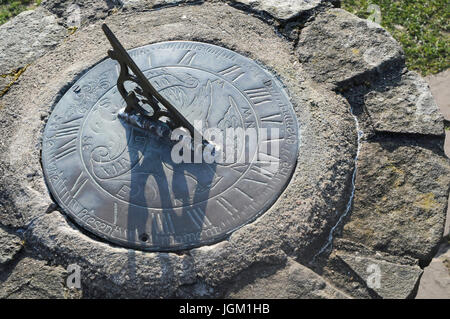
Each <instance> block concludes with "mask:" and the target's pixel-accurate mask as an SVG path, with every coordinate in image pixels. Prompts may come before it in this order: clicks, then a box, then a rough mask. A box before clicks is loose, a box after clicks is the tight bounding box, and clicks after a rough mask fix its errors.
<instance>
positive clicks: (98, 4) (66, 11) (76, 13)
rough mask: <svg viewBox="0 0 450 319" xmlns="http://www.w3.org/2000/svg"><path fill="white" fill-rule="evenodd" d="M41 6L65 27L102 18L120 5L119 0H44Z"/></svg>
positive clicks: (77, 25)
mask: <svg viewBox="0 0 450 319" xmlns="http://www.w3.org/2000/svg"><path fill="white" fill-rule="evenodd" d="M42 6H43V7H44V8H46V9H47V10H49V11H50V12H52V13H53V14H55V15H56V16H58V18H60V19H61V22H62V23H63V24H64V25H65V26H66V27H80V26H81V25H85V24H88V23H89V22H92V21H96V20H99V19H104V18H105V17H106V16H108V15H109V14H110V13H111V11H112V10H113V9H117V8H119V7H120V6H121V1H120V0H68V1H60V0H44V1H42Z"/></svg>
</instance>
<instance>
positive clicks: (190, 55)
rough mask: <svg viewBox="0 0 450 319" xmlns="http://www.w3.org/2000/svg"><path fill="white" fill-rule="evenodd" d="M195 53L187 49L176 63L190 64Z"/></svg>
mask: <svg viewBox="0 0 450 319" xmlns="http://www.w3.org/2000/svg"><path fill="white" fill-rule="evenodd" d="M196 55H197V53H195V52H192V51H187V52H186V53H185V54H184V55H183V57H182V58H181V59H180V61H178V64H184V65H191V64H192V61H194V59H195V57H196Z"/></svg>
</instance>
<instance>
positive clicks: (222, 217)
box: [42, 25, 298, 251]
mask: <svg viewBox="0 0 450 319" xmlns="http://www.w3.org/2000/svg"><path fill="white" fill-rule="evenodd" d="M103 30H104V32H105V34H106V36H107V37H108V39H109V41H110V42H111V45H112V47H113V50H112V51H109V57H110V58H106V59H105V60H103V61H101V62H100V63H98V64H97V65H95V66H93V67H92V68H91V69H89V70H88V71H87V72H86V73H85V74H84V75H83V76H82V77H81V78H80V79H79V80H78V81H77V82H76V83H75V84H74V85H73V86H72V87H71V88H70V89H69V90H68V91H67V92H66V93H65V95H64V96H63V97H62V98H61V99H60V101H59V102H58V104H57V105H56V107H55V108H54V110H53V112H52V114H51V115H50V117H49V120H48V123H47V125H46V128H45V132H44V138H43V151H42V163H43V168H44V174H45V178H46V181H47V184H48V187H49V189H50V191H51V193H52V194H53V196H54V199H55V201H56V202H57V203H58V205H59V206H60V207H61V208H62V210H63V211H64V212H65V213H66V214H67V215H68V216H70V217H71V218H72V219H73V220H74V221H75V222H76V223H77V224H78V225H79V226H81V227H82V228H84V229H86V230H88V231H89V232H92V233H94V234H95V235H97V236H100V237H102V238H104V239H106V240H107V241H110V242H113V243H116V244H119V245H122V246H126V247H132V248H138V249H144V250H155V251H168V250H180V249H188V248H192V247H196V246H201V245H205V244H210V243H214V242H217V241H218V240H220V239H223V238H224V237H226V236H227V235H229V234H230V233H232V232H233V231H234V230H236V229H237V228H239V227H241V226H243V225H245V224H247V223H249V222H251V221H252V220H254V219H255V218H257V217H258V216H259V215H260V214H262V213H264V212H265V211H266V210H267V209H269V208H270V206H271V205H272V204H273V203H274V202H275V201H276V200H277V198H278V197H279V196H280V194H281V193H282V191H283V190H284V188H285V187H286V186H287V184H288V182H289V180H290V177H291V175H292V173H293V171H294V169H295V165H296V158H297V150H298V127H297V120H296V117H295V114H294V110H293V107H292V105H291V103H290V101H289V98H288V96H287V94H286V92H285V90H284V89H283V87H282V85H281V83H280V82H279V81H278V80H277V78H275V77H274V76H273V75H272V74H271V73H270V72H269V71H267V70H266V69H264V68H263V67H262V66H261V65H259V64H258V63H256V62H255V61H253V60H251V59H249V58H246V57H244V56H242V55H240V54H238V53H236V52H233V51H231V50H228V49H226V48H223V47H219V46H216V45H212V44H208V43H201V42H192V41H170V42H160V43H154V44H149V45H146V46H143V47H138V48H134V49H131V50H129V51H126V50H125V49H123V47H122V46H121V45H120V43H119V41H118V40H117V39H116V38H115V37H114V35H113V33H112V32H111V31H110V30H109V29H108V27H107V26H106V25H104V26H103ZM196 122H201V123H202V124H201V127H199V126H197V125H196V124H195V123H196ZM207 129H215V132H218V133H221V134H222V136H224V137H226V139H227V141H228V140H230V138H229V135H228V132H229V130H230V129H234V130H235V132H238V133H237V134H236V135H234V136H233V137H232V138H231V141H232V142H233V143H234V142H235V143H234V144H232V145H233V147H232V151H233V154H235V155H236V156H235V159H234V160H232V161H223V162H221V161H216V160H213V161H211V158H213V159H216V156H217V155H218V154H221V152H222V151H223V153H225V152H224V148H222V147H221V146H220V145H218V144H217V143H216V135H217V134H216V135H214V136H208V134H206V133H205V131H207ZM176 131H180V132H184V134H183V135H179V136H178V138H173V136H174V133H175V132H176ZM213 131H214V130H213ZM248 132H254V133H255V134H256V135H254V136H256V143H255V144H254V145H256V146H254V147H252V146H251V142H249V143H246V142H245V141H246V140H248V139H251V137H252V136H251V134H247V133H248ZM264 132H269V133H267V134H266V133H264ZM246 135H247V136H249V137H247V138H246V137H245V136H246ZM189 136H190V137H189ZM213 137H214V138H213ZM224 139H225V138H224ZM179 145H182V146H186V145H189V150H191V151H189V152H186V151H185V150H186V148H183V149H180V150H178V151H177V152H176V153H178V155H179V156H180V157H182V158H184V159H186V158H190V159H194V158H195V156H196V154H200V155H204V154H210V157H209V160H206V159H205V160H203V161H201V162H196V161H195V159H194V160H192V161H191V162H189V161H182V162H179V161H177V160H174V158H173V153H174V148H175V149H176V147H177V146H179ZM249 145H250V146H249ZM183 150H184V151H183ZM208 152H209V153H208ZM242 159H243V160H242Z"/></svg>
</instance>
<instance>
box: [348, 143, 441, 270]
mask: <svg viewBox="0 0 450 319" xmlns="http://www.w3.org/2000/svg"><path fill="white" fill-rule="evenodd" d="M449 187H450V160H449V159H448V158H446V157H444V156H443V152H442V149H441V146H440V145H439V143H436V144H433V142H429V140H428V139H426V138H424V139H422V140H415V139H408V138H397V137H392V138H383V139H379V140H375V141H373V142H366V143H363V144H362V148H361V152H360V156H359V161H358V171H357V177H356V189H355V198H354V204H353V210H352V212H351V215H350V217H349V221H348V222H347V224H346V225H345V226H344V230H343V238H346V239H350V240H352V241H354V242H358V243H362V244H364V245H366V246H368V247H371V248H373V249H375V250H380V251H385V252H388V253H390V254H393V255H397V256H410V257H412V258H416V259H419V260H421V261H423V262H427V261H429V260H431V258H432V257H433V253H434V252H435V250H436V249H437V246H438V245H439V243H440V241H441V239H442V233H443V230H444V223H445V215H446V211H447V199H448V191H449Z"/></svg>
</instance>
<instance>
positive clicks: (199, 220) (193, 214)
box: [187, 207, 212, 229]
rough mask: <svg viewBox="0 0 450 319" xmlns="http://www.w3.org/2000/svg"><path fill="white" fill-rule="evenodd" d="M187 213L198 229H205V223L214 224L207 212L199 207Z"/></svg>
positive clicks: (209, 225) (206, 224) (207, 224)
mask: <svg viewBox="0 0 450 319" xmlns="http://www.w3.org/2000/svg"><path fill="white" fill-rule="evenodd" d="M187 214H188V216H189V218H190V219H191V220H192V222H193V223H194V225H195V226H196V227H197V228H198V229H203V225H205V226H206V227H211V226H212V224H211V222H210V220H209V219H208V217H207V216H206V214H205V213H204V212H203V211H202V210H201V209H200V208H198V207H195V208H193V209H192V210H189V211H188V213H187Z"/></svg>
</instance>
